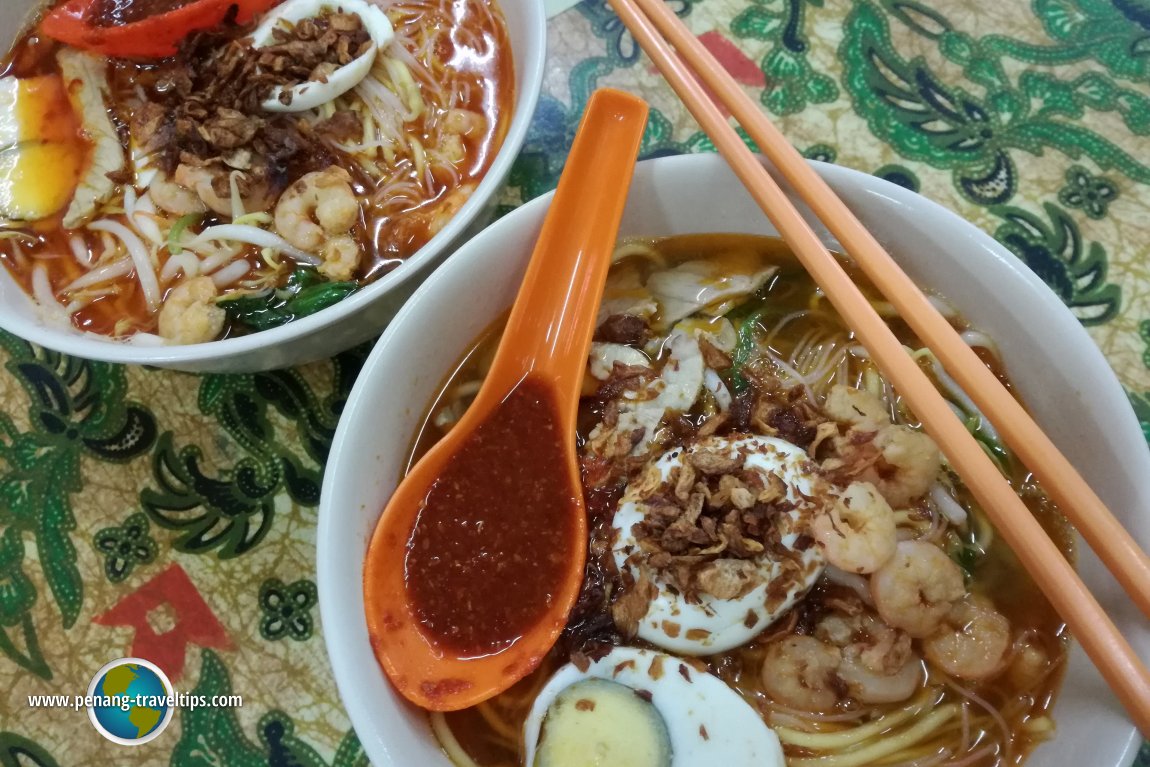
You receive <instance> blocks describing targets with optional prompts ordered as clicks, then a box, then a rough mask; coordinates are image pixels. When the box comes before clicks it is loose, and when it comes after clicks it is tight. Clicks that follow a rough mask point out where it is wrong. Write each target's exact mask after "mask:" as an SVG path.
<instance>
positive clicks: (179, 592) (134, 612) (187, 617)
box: [92, 564, 232, 682]
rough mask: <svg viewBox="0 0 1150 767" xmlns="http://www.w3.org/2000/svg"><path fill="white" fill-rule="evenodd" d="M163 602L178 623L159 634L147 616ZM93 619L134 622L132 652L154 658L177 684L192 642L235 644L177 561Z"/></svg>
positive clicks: (227, 646)
mask: <svg viewBox="0 0 1150 767" xmlns="http://www.w3.org/2000/svg"><path fill="white" fill-rule="evenodd" d="M165 605H166V606H168V607H169V608H170V609H171V611H172V612H174V613H175V625H174V626H173V627H172V628H171V629H169V630H167V631H163V632H158V631H157V630H156V629H154V628H153V627H152V625H151V623H149V621H148V614H149V613H150V612H151V611H152V610H154V609H156V608H158V607H162V606H165ZM92 622H93V623H96V624H99V625H101V626H131V627H132V628H133V629H135V632H136V633H135V636H134V637H133V638H132V647H131V650H130V651H129V653H128V654H129V655H131V656H133V657H136V658H143V659H145V660H150V661H152V662H153V663H155V664H156V665H157V666H159V667H160V668H162V669H163V670H164V672H165V673H166V674H167V675H168V678H169V679H171V680H172V681H173V682H175V681H176V680H178V679H179V678H180V677H181V676H182V675H183V672H184V660H185V654H186V650H187V647H188V645H189V644H194V645H198V646H200V647H212V648H217V649H222V650H230V649H231V648H232V642H231V640H230V639H229V638H228V635H227V631H225V629H224V627H223V625H221V624H220V622H219V620H217V619H216V616H215V614H214V613H212V609H211V608H210V607H208V605H207V603H206V602H204V599H203V597H201V596H200V592H199V590H198V589H197V588H196V586H195V584H194V583H192V580H191V578H189V577H188V574H187V573H185V572H184V569H183V568H182V567H180V566H179V565H178V564H174V565H172V566H171V567H169V568H168V569H167V570H164V571H163V572H162V573H160V574H159V575H157V576H156V577H155V578H153V579H152V580H150V581H148V582H147V583H145V584H144V585H143V586H141V587H140V588H138V589H137V590H136V591H134V592H132V593H131V594H129V595H128V596H126V597H124V598H123V599H121V600H120V601H119V602H118V603H117V604H116V605H115V606H114V607H113V608H112V609H111V610H108V611H107V612H106V613H104V614H102V615H97V616H96V617H95V618H93V619H92Z"/></svg>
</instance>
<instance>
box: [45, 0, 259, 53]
mask: <svg viewBox="0 0 1150 767" xmlns="http://www.w3.org/2000/svg"><path fill="white" fill-rule="evenodd" d="M97 1H98V0H68V1H67V2H65V3H63V4H61V5H59V6H57V7H56V8H54V9H52V11H51V12H50V13H49V14H48V15H47V16H45V17H44V20H43V21H41V22H40V31H41V32H43V33H44V34H45V35H47V36H48V37H51V38H53V39H55V40H59V41H60V42H62V43H67V44H68V45H71V46H74V47H76V48H82V49H84V50H88V51H93V52H95V53H102V54H104V55H105V56H114V57H117V58H133V59H137V58H138V59H160V58H164V57H165V56H171V55H173V54H175V53H176V48H177V46H178V45H179V42H180V41H181V40H183V39H184V38H185V37H187V36H188V35H189V34H191V33H192V32H195V31H197V30H200V29H211V28H212V27H214V26H216V25H217V24H219V23H220V22H221V21H223V20H224V17H225V16H227V14H228V10H229V9H230V8H231V7H232V6H233V5H234V6H237V10H238V12H237V15H236V21H238V22H239V23H241V24H242V23H245V22H248V21H250V20H251V19H252V17H254V16H255V15H256V14H257V13H261V12H263V11H266V10H267V9H268V8H270V7H272V6H273V5H275V4H276V3H277V2H279V0H192V2H189V3H188V4H186V5H183V6H180V7H179V8H176V9H174V10H171V11H167V12H165V13H159V14H156V15H154V16H148V17H147V18H143V19H140V20H139V21H133V22H131V23H129V24H120V25H112V26H100V25H98V24H96V23H94V20H93V18H92V17H93V15H94V14H93V13H92V6H93V5H95V4H96V2H97Z"/></svg>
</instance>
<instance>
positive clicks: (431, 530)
mask: <svg viewBox="0 0 1150 767" xmlns="http://www.w3.org/2000/svg"><path fill="white" fill-rule="evenodd" d="M561 440H562V430H561V429H560V427H559V417H558V413H557V412H556V407H555V403H554V401H553V398H552V396H551V393H550V391H549V389H548V388H547V387H545V386H543V385H542V384H541V383H539V382H538V381H537V380H535V379H533V378H527V379H525V380H524V381H523V382H522V383H520V384H519V385H518V386H517V387H516V388H515V389H514V390H513V391H512V392H511V394H509V395H508V396H507V398H506V399H505V400H504V401H503V402H502V403H501V404H500V405H499V406H498V407H497V408H496V409H495V411H494V412H493V413H492V414H491V416H490V417H489V418H488V420H487V421H486V422H485V423H484V424H483V425H482V426H481V427H480V428H479V429H478V430H476V432H475V433H474V434H473V435H472V436H471V437H470V438H469V439H468V440H467V441H465V442H464V443H463V447H462V448H461V449H460V451H459V453H458V455H457V456H456V457H455V459H454V460H452V462H451V463H450V464H449V465H448V467H447V468H446V470H445V471H444V473H443V475H442V476H441V477H440V478H439V479H438V480H437V481H436V482H435V484H434V485H433V486H432V488H431V490H430V491H429V492H428V495H427V498H426V499H425V501H424V505H423V507H422V508H421V509H420V511H419V516H418V517H417V519H416V524H415V529H414V530H413V531H412V533H411V537H410V539H409V540H408V542H407V556H406V559H405V562H404V579H405V581H406V583H407V588H408V594H409V597H410V599H411V605H412V609H413V612H414V614H415V618H416V620H417V621H418V622H419V623H420V625H421V627H422V629H423V632H424V634H425V636H426V637H427V638H428V639H429V640H431V641H433V642H434V643H436V644H437V645H439V646H441V647H444V648H450V649H451V650H452V651H454V652H457V653H460V654H465V655H470V656H472V657H475V656H480V655H488V654H491V653H496V652H500V651H502V650H505V649H507V648H508V647H510V646H511V645H512V644H513V643H514V642H515V640H517V639H518V638H519V637H520V636H522V635H523V633H524V632H525V631H526V630H527V629H529V628H530V627H531V626H532V625H533V624H534V623H535V622H536V621H537V619H538V618H539V616H540V615H541V614H543V613H544V612H545V611H546V610H547V608H548V606H549V605H550V604H551V602H552V600H553V599H554V595H555V592H556V590H557V589H558V588H559V587H560V585H561V584H562V581H563V574H564V569H565V560H566V556H567V552H569V551H571V549H572V543H573V542H572V540H571V539H572V536H574V535H575V530H576V528H575V516H574V511H573V508H572V507H573V506H574V505H575V504H576V497H577V496H576V493H577V492H579V490H578V489H577V488H574V487H572V486H571V482H570V475H569V473H568V468H567V466H566V463H565V461H564V448H563V445H562V442H561Z"/></svg>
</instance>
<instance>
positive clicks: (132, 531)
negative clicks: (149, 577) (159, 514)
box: [92, 514, 156, 583]
mask: <svg viewBox="0 0 1150 767" xmlns="http://www.w3.org/2000/svg"><path fill="white" fill-rule="evenodd" d="M92 543H93V545H95V547H96V550H97V551H99V552H100V553H101V554H103V555H104V574H105V575H107V576H108V580H110V581H111V582H112V583H119V582H120V581H122V580H124V579H125V578H127V577H128V576H129V575H131V574H132V570H133V569H134V568H135V567H136V565H146V564H150V563H152V562H153V561H155V559H156V542H155V541H154V540H152V536H151V534H150V533H149V531H148V518H147V517H145V516H144V515H143V514H133V515H132V516H130V517H128V518H127V519H125V520H124V524H122V525H120V526H119V527H105V528H104V529H103V530H101V531H100V532H98V533H96V537H95V538H93V539H92Z"/></svg>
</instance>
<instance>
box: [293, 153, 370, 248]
mask: <svg viewBox="0 0 1150 767" xmlns="http://www.w3.org/2000/svg"><path fill="white" fill-rule="evenodd" d="M358 217H359V203H358V202H357V201H356V199H355V191H354V190H353V189H352V188H351V174H349V173H348V172H347V171H346V170H344V169H343V168H339V167H336V166H332V167H329V168H324V169H323V170H317V171H312V172H311V173H307V174H305V175H303V176H301V177H300V178H299V179H298V180H296V182H295V183H293V184H292V185H291V186H289V187H288V188H287V191H285V192H284V193H283V194H282V195H281V196H280V199H279V202H278V203H276V209H275V227H276V231H277V232H278V233H279V235H280V236H281V237H283V238H284V239H285V240H287V241H288V242H290V243H291V244H292V245H294V246H295V247H297V248H299V249H300V250H306V251H309V252H312V253H314V252H316V251H318V250H319V249H320V247H321V246H322V245H323V244H324V242H325V241H327V240H328V239H331V238H333V237H338V236H340V235H344V234H347V232H348V230H349V229H351V227H352V226H354V225H355V222H356V219H357V218H358Z"/></svg>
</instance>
